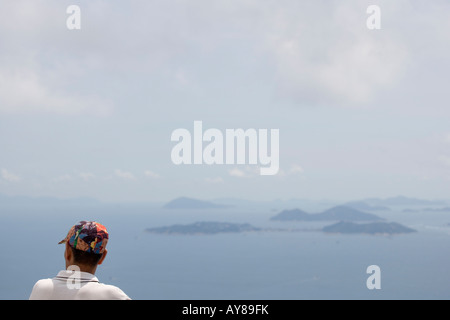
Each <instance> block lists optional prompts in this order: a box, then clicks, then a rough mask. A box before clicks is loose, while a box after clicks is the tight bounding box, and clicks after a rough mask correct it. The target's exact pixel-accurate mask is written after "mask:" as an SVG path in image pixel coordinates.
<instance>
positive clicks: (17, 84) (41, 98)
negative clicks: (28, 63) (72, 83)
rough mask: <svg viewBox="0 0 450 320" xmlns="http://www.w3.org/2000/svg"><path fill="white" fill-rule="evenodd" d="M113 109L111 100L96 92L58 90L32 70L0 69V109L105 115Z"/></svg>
mask: <svg viewBox="0 0 450 320" xmlns="http://www.w3.org/2000/svg"><path fill="white" fill-rule="evenodd" d="M111 109H112V104H111V103H110V102H108V101H107V100H106V99H104V98H100V97H98V96H96V95H80V94H74V93H67V92H64V91H61V90H56V88H54V87H52V84H49V83H46V81H45V79H43V78H42V77H41V76H40V75H39V74H38V73H37V72H34V71H32V70H23V69H15V70H12V71H5V70H0V112H4V113H10V114H29V113H31V114H33V113H54V114H60V115H80V114H89V115H96V116H104V115H107V114H109V113H110V112H111Z"/></svg>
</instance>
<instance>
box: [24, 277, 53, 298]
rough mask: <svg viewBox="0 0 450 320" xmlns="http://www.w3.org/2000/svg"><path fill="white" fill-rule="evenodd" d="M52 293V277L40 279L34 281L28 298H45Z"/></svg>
mask: <svg viewBox="0 0 450 320" xmlns="http://www.w3.org/2000/svg"><path fill="white" fill-rule="evenodd" d="M52 293H53V281H52V279H42V280H39V281H38V282H36V283H35V285H34V286H33V290H32V291H31V294H30V298H29V299H30V300H45V299H48V298H49V297H50V296H51V295H52Z"/></svg>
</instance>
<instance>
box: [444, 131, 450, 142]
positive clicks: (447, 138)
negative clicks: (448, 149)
mask: <svg viewBox="0 0 450 320" xmlns="http://www.w3.org/2000/svg"><path fill="white" fill-rule="evenodd" d="M445 142H447V143H450V133H447V135H446V136H445Z"/></svg>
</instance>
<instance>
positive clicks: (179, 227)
mask: <svg viewBox="0 0 450 320" xmlns="http://www.w3.org/2000/svg"><path fill="white" fill-rule="evenodd" d="M261 230H262V229H260V228H256V227H253V226H252V225H250V224H248V223H243V224H238V223H230V222H213V221H200V222H195V223H191V224H184V225H183V224H175V225H172V226H165V227H156V228H148V229H146V230H145V231H146V232H149V233H159V234H216V233H240V232H249V231H261Z"/></svg>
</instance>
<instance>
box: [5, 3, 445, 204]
mask: <svg viewBox="0 0 450 320" xmlns="http://www.w3.org/2000/svg"><path fill="white" fill-rule="evenodd" d="M71 4H76V5H78V6H79V7H80V8H81V30H68V28H67V27H66V20H67V18H68V17H69V15H68V14H67V13H66V8H67V7H68V6H69V5H71ZM371 4H375V5H378V6H379V7H380V9H381V29H380V30H370V29H368V28H367V26H366V20H367V18H368V17H369V14H367V13H366V9H367V7H368V6H369V5H371ZM448 57H450V2H449V1H448V0H442V1H440V0H436V1H402V0H396V1H361V0H352V1H350V0H349V1H331V0H327V1H313V0H309V1H299V0H273V1H267V0H184V1H181V0H164V1H152V0H145V1H138V0H135V1H118V0H117V1H114V0H103V1H100V0H89V1H76V0H72V1H62V0H58V1H56V0H54V1H52V0H46V1H40V0H3V1H1V2H0V150H1V151H0V152H1V153H0V193H4V194H8V195H30V196H44V195H45V196H56V197H79V196H89V197H94V198H98V199H101V200H107V201H110V200H120V201H122V200H123V201H132V200H140V201H141V200H144V201H145V200H149V201H166V200H168V199H171V198H174V197H177V196H191V197H197V198H203V199H212V198H219V197H239V198H247V199H255V200H270V199H276V198H283V199H288V198H293V197H295V198H312V199H321V198H329V199H339V200H351V199H358V198H363V197H371V196H377V197H387V196H396V195H400V194H402V195H406V196H416V197H421V198H450V197H449V185H450V125H449V123H450V122H449V119H450V103H449V102H450V99H449V84H450V81H449V77H450V76H449V75H450V59H449V58H448ZM195 120H201V121H203V127H204V129H207V128H217V129H219V130H223V131H225V130H226V129H232V128H243V129H248V128H256V129H279V130H280V172H279V174H278V175H276V176H260V175H259V173H258V172H259V171H258V168H257V167H255V166H247V165H213V166H208V165H190V166H189V165H181V166H176V165H174V164H173V163H172V161H171V158H170V154H171V150H172V148H173V146H174V145H175V143H174V142H171V140H170V137H171V133H172V131H173V130H175V129H177V128H186V129H188V130H190V131H192V130H193V123H194V121H195Z"/></svg>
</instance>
